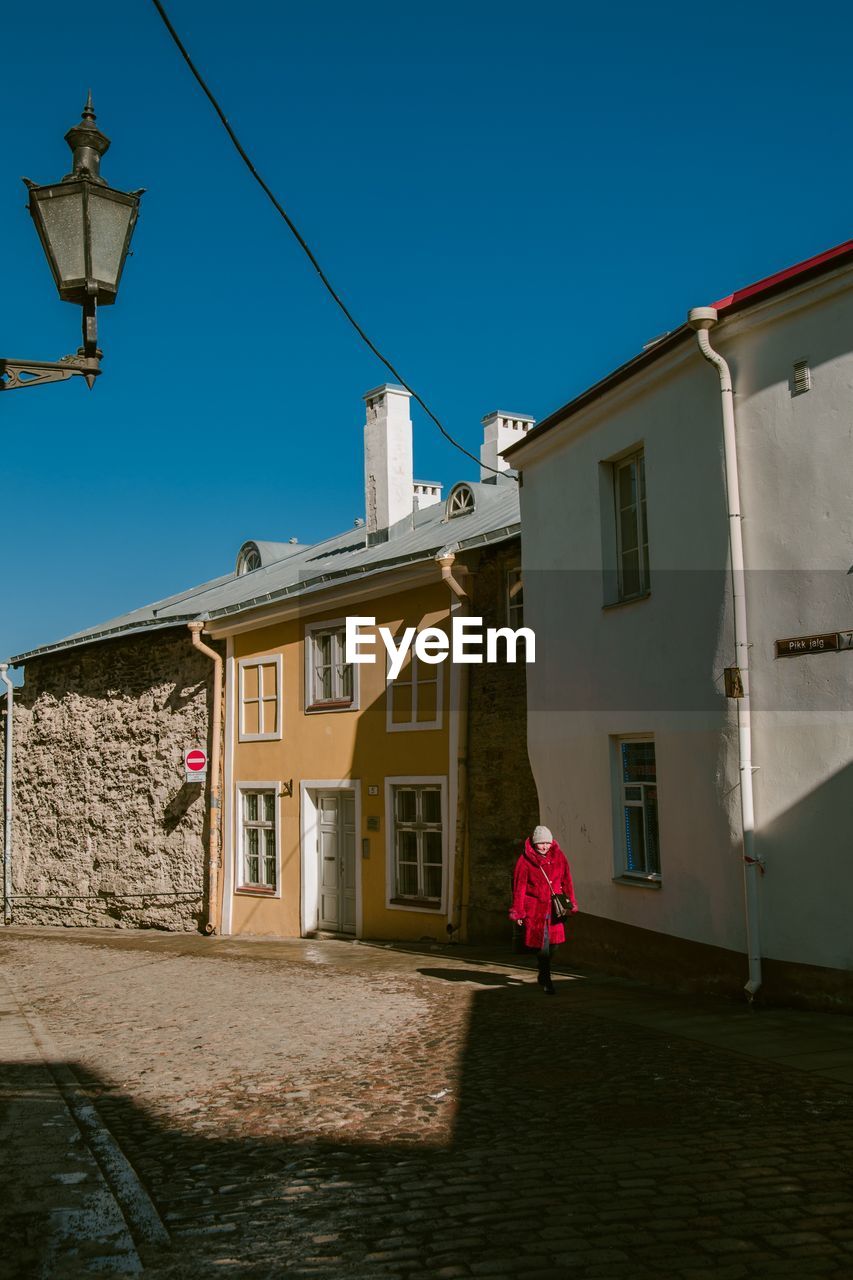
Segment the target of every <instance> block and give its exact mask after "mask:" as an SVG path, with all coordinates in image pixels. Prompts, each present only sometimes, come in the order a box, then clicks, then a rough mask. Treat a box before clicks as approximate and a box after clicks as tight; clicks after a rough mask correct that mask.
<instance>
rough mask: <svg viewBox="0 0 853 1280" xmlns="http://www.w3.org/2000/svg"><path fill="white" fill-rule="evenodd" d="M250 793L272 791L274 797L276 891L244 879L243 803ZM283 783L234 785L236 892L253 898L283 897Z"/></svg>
mask: <svg viewBox="0 0 853 1280" xmlns="http://www.w3.org/2000/svg"><path fill="white" fill-rule="evenodd" d="M249 791H271V792H272V793H273V797H274V807H273V813H274V822H275V889H274V890H272V891H271V890H270V889H268V888H265V887H264V886H263V885H262V884H247V883H246V882H245V880H244V878H243V837H244V834H245V825H244V817H243V807H244V806H243V801H244V797H245V795H246V793H247V792H249ZM280 793H281V782H236V783H235V784H234V816H235V819H236V822H235V825H236V832H235V841H234V892H235V893H244V894H247V895H250V896H252V897H262V898H280V897H281V794H280Z"/></svg>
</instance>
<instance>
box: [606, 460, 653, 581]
mask: <svg viewBox="0 0 853 1280" xmlns="http://www.w3.org/2000/svg"><path fill="white" fill-rule="evenodd" d="M612 465H613V499H614V506H615V509H616V568H617V580H618V590H619V599H620V600H631V599H633V598H634V597H635V596H642V595H646V594H647V593H648V591H649V588H650V585H651V579H650V574H649V531H648V523H647V519H646V462H645V455H644V454H643V452H642V450H639V451H638V452H637V453H634V454H632V455H631V456H630V457H626V458H619V459H618V461H616V462H614V463H613V464H612Z"/></svg>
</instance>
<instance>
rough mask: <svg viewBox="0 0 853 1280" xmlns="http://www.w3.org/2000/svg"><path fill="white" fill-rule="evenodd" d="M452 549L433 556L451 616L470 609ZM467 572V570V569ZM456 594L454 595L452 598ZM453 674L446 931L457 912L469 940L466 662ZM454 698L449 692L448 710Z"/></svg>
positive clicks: (462, 933)
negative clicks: (452, 824) (452, 815)
mask: <svg viewBox="0 0 853 1280" xmlns="http://www.w3.org/2000/svg"><path fill="white" fill-rule="evenodd" d="M455 560H456V554H455V552H453V551H451V550H450V548H449V547H445V548H443V549H442V550H441V551H439V553H438V555H437V556H436V562H437V563H438V566H439V568H440V569H441V580H442V582H446V583H447V586H448V587H449V588H450V591H451V593H452V597H451V603H450V613H451V616H453V615H454V614H461V615H462V616H463V617H464V616H466V615H467V614H468V613H469V608H470V603H471V601H470V597H469V595H468V592H467V591H466V590H465V588H464V587H463V586H462V584H461V583H460V582H459V580H458V578H456V577H454V574H453V565H454V563H455ZM466 572H467V570H466ZM453 597H455V598H453ZM453 675H454V677H455V680H456V688H457V697H458V706H457V712H456V715H457V722H456V734H455V735H454V736H455V742H453V741H452V742H451V744H450V750H451V751H454V750H455V752H456V830H455V832H454V855H455V856H454V862H453V899H452V903H451V908H450V911H451V915H450V917H449V920H448V932H449V933H450V936H451V937H452V934H453V929H452V926H453V915H455V916H456V920H457V927H458V929H459V938H460V941H461V942H467V941H468V892H467V888H468V666H467V664H466V663H455V664H454V667H453ZM452 710H453V699H452V694H451V711H452Z"/></svg>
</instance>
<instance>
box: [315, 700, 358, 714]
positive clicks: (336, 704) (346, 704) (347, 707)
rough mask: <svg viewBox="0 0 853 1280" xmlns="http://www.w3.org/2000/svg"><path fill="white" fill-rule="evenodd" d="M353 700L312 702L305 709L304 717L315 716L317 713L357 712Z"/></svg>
mask: <svg viewBox="0 0 853 1280" xmlns="http://www.w3.org/2000/svg"><path fill="white" fill-rule="evenodd" d="M357 710H358V707H357V706H356V703H355V699H354V698H330V699H329V701H328V702H312V703H311V704H310V706H307V707H306V708H305V714H306V715H316V713H317V712H318V711H357Z"/></svg>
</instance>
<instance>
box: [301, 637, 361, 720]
mask: <svg viewBox="0 0 853 1280" xmlns="http://www.w3.org/2000/svg"><path fill="white" fill-rule="evenodd" d="M345 654H346V650H345V626H344V624H343V623H340V624H337V623H334V624H329V623H325V624H319V625H318V626H314V627H306V629H305V662H306V672H305V685H306V688H305V693H306V699H305V705H306V710H308V711H345V710H349V709H350V708H352V707H355V705H356V682H355V673H354V670H353V666H352V664H351V663H347V662H345V661H344V658H345Z"/></svg>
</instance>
